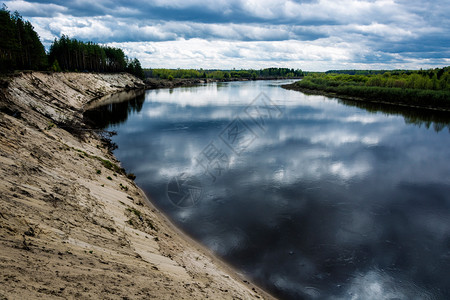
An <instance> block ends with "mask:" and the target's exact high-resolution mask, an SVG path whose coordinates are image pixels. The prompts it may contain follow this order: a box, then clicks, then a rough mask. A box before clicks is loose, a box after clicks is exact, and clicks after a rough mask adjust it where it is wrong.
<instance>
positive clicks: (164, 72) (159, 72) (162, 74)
mask: <svg viewBox="0 0 450 300" xmlns="http://www.w3.org/2000/svg"><path fill="white" fill-rule="evenodd" d="M144 73H145V77H147V78H159V79H168V80H173V79H174V78H213V79H220V80H221V79H230V78H235V79H265V78H298V77H302V76H304V72H303V71H302V70H300V69H297V70H294V69H289V68H267V69H261V70H203V69H200V70H194V69H176V70H175V69H146V70H144Z"/></svg>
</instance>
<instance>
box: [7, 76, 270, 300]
mask: <svg viewBox="0 0 450 300" xmlns="http://www.w3.org/2000/svg"><path fill="white" fill-rule="evenodd" d="M142 84H143V83H142V81H140V80H139V79H137V78H136V77H134V76H131V75H129V74H96V73H88V74H85V73H83V74H80V73H54V74H51V73H50V74H49V73H41V72H31V73H22V74H20V75H17V76H15V77H14V78H9V81H8V83H7V84H5V85H6V86H4V85H3V84H2V89H1V90H0V100H1V102H0V127H1V128H2V130H1V131H0V133H1V134H0V165H1V167H2V168H1V171H0V178H1V179H2V184H1V185H0V196H1V201H0V253H1V254H0V267H1V268H2V270H3V271H2V273H3V278H0V282H1V284H0V298H7V299H8V298H36V297H45V298H49V299H53V298H55V299H56V298H60V297H64V298H73V297H75V298H81V299H89V298H93V297H95V298H110V299H122V298H124V297H125V298H132V299H147V298H149V297H156V298H159V299H169V298H173V297H174V295H176V297H177V298H179V299H191V298H212V299H233V298H241V299H260V298H265V299H274V298H273V296H271V295H269V294H268V293H267V292H266V291H264V290H263V289H261V288H259V287H257V286H256V285H254V284H252V283H250V282H249V281H248V279H245V278H244V277H243V276H242V274H239V273H238V272H237V271H236V270H235V269H234V268H232V267H231V266H229V265H228V264H227V263H225V262H224V261H223V260H222V259H220V258H219V257H218V256H216V255H214V254H213V253H212V252H211V251H210V250H208V249H206V247H204V246H202V245H200V244H199V243H198V242H196V241H194V240H193V239H192V238H190V237H189V236H188V235H186V234H185V233H183V232H182V231H181V230H180V229H179V228H177V227H176V226H175V225H174V224H173V223H172V222H171V221H170V220H169V219H168V218H167V217H166V216H165V215H164V214H162V213H161V212H160V211H159V210H158V209H156V208H155V206H154V205H153V204H152V203H151V202H150V200H149V199H148V198H147V197H146V195H145V193H143V191H142V190H141V189H140V188H139V187H138V186H137V185H136V184H135V183H134V181H132V180H130V179H129V178H127V174H126V172H125V171H124V170H123V169H121V167H120V163H119V161H118V160H117V159H116V158H115V157H114V156H113V155H112V154H111V153H110V152H109V150H108V149H107V140H106V139H105V138H102V137H101V136H98V135H97V134H96V133H94V132H93V131H92V130H86V129H87V128H86V127H84V126H85V125H84V124H83V119H82V113H83V111H84V109H85V107H86V105H87V104H88V103H92V101H93V100H95V101H99V100H98V99H100V98H101V97H99V96H100V95H101V96H105V95H113V94H115V93H117V92H120V91H124V90H133V89H135V88H136V89H138V88H140V87H142Z"/></svg>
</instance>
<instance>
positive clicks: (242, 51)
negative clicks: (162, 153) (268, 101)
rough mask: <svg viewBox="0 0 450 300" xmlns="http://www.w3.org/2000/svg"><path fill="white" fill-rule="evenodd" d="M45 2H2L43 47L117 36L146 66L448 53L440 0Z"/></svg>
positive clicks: (336, 63) (403, 59)
mask: <svg viewBox="0 0 450 300" xmlns="http://www.w3.org/2000/svg"><path fill="white" fill-rule="evenodd" d="M50 2H56V1H49V3H35V2H26V1H23V0H18V1H7V2H6V4H7V5H8V6H9V8H10V10H16V9H17V10H19V11H20V12H21V13H22V14H23V15H24V16H25V17H30V20H31V21H32V23H33V24H34V26H35V28H36V30H37V32H38V33H39V35H40V36H41V37H42V38H43V39H44V44H45V45H46V47H47V48H48V47H49V45H50V44H51V42H52V41H53V39H54V38H55V37H59V36H60V35H61V34H66V35H68V36H70V37H73V38H77V39H81V40H86V41H89V40H91V41H94V42H98V43H110V44H114V45H117V46H123V47H125V48H126V49H125V50H126V51H127V54H129V55H130V56H133V57H137V58H138V59H140V60H141V62H142V64H143V66H144V67H168V68H176V67H181V68H226V69H229V68H233V67H234V68H238V69H240V68H263V67H272V66H274V67H292V68H301V69H306V70H318V71H324V70H329V69H348V68H357V69H365V68H383V69H395V68H421V67H422V68H429V67H436V66H443V65H446V64H448V61H449V59H450V50H448V47H446V45H447V46H448V43H449V42H450V39H449V38H448V35H447V32H448V26H449V22H448V19H447V18H446V15H447V14H445V11H447V13H450V11H449V10H450V5H449V4H448V3H447V4H446V3H443V2H442V1H437V3H432V4H430V3H426V4H425V5H420V3H419V1H412V2H411V4H409V2H405V1H393V0H373V1H369V0H366V1H357V0H342V1H332V0H318V1H301V2H300V1H293V0H284V1H271V0H259V1H255V0H232V1H225V0H219V1H203V0H202V1H200V0H191V1H186V0H183V1H181V0H176V1H170V2H169V1H162V0H157V1H152V2H148V1H142V0H134V1H133V0H131V1H123V0H118V1H110V0H103V1H97V2H95V4H93V5H87V1H86V0H77V1H72V2H68V3H65V4H60V2H57V3H58V4H55V3H50ZM425 8H426V9H425ZM430 9H431V10H430ZM437 53H439V55H436V54H437Z"/></svg>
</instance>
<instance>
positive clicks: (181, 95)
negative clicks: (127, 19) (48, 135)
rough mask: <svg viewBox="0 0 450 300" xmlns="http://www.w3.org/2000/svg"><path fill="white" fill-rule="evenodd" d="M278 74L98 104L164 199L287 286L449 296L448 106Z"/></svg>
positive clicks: (244, 267)
mask: <svg viewBox="0 0 450 300" xmlns="http://www.w3.org/2000/svg"><path fill="white" fill-rule="evenodd" d="M280 83H281V82H277V81H260V82H233V83H223V84H208V85H204V86H199V87H192V88H179V89H174V90H168V89H165V90H152V91H147V92H146V94H145V95H143V96H141V97H137V98H135V99H133V100H132V101H131V102H124V103H113V104H110V105H107V106H104V107H102V108H98V109H97V110H95V111H93V112H90V113H89V114H90V116H91V117H92V118H94V119H95V118H96V119H99V118H100V117H101V118H102V121H101V122H100V124H102V126H107V128H109V130H115V131H117V132H118V135H117V136H115V137H114V138H113V141H114V142H115V143H117V144H118V146H119V148H118V149H117V150H116V151H115V154H116V156H117V157H118V158H119V159H120V160H121V161H122V164H123V166H124V167H125V168H126V169H127V171H128V172H133V173H135V174H136V175H137V179H136V182H137V183H138V184H139V185H140V186H141V187H142V188H143V189H144V191H145V192H146V193H147V195H148V196H149V197H150V198H151V199H152V201H153V202H154V203H155V204H156V205H157V206H158V207H160V208H161V209H162V210H163V211H164V212H166V214H167V215H169V216H170V217H171V218H172V219H173V220H174V221H175V222H176V223H177V224H178V225H179V226H180V227H181V228H183V229H184V230H185V231H186V232H188V233H189V234H190V235H192V236H193V237H195V238H196V239H198V240H199V241H201V242H202V243H203V244H205V245H206V246H207V247H209V248H211V249H212V250H214V251H215V252H216V253H217V254H218V255H220V256H222V257H224V258H225V259H226V260H227V261H229V262H230V263H231V264H233V265H234V266H236V267H237V268H238V269H239V270H240V271H241V272H242V273H244V274H246V275H247V276H249V277H251V278H253V279H254V280H255V281H256V282H258V283H260V284H261V285H262V286H264V287H266V288H267V289H268V290H269V291H271V292H272V293H274V294H275V295H277V296H279V297H280V298H284V299H450V275H449V274H450V273H449V270H450V163H449V158H450V133H449V124H450V118H449V117H448V115H445V114H439V113H424V112H420V111H414V110H412V111H408V110H404V109H403V110H398V109H396V108H394V107H379V106H371V105H363V104H361V103H352V102H344V101H340V100H339V101H338V100H337V99H330V98H326V97H322V96H307V95H304V94H302V93H299V92H294V91H287V90H283V89H282V88H280V87H279V84H280ZM261 92H263V93H265V94H263V95H260V93H261ZM258 95H260V96H259V97H257V96H258ZM255 98H256V100H255ZM254 100H255V101H254ZM252 101H254V102H252Z"/></svg>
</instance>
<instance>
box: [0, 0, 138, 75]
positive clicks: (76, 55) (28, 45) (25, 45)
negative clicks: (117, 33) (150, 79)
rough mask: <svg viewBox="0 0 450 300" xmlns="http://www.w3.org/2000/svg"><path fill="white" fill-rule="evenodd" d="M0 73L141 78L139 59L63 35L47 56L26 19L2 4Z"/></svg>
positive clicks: (119, 50) (114, 49) (0, 18)
mask: <svg viewBox="0 0 450 300" xmlns="http://www.w3.org/2000/svg"><path fill="white" fill-rule="evenodd" d="M0 33H1V38H0V73H7V72H11V71H14V70H50V71H53V72H61V71H75V72H77V71H83V72H86V71H89V72H128V73H131V74H133V75H135V76H137V77H140V78H144V72H143V70H142V67H141V63H140V62H139V60H137V59H136V58H135V59H129V58H128V57H127V56H125V54H124V52H123V51H122V49H118V48H113V47H107V46H100V45H97V44H95V43H92V42H87V43H85V42H82V41H78V40H76V39H70V38H69V37H67V36H65V35H63V36H62V37H61V38H60V39H59V40H58V39H55V40H54V42H53V44H52V45H51V47H50V51H49V53H48V55H47V54H46V52H45V48H44V46H43V45H42V43H41V41H40V39H39V36H38V34H37V33H36V31H34V28H33V25H31V23H30V22H29V21H24V20H23V19H22V16H21V15H20V14H19V13H18V12H17V11H16V12H14V13H12V14H11V13H10V12H9V11H8V10H7V7H6V5H4V4H3V7H2V8H1V9H0Z"/></svg>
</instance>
